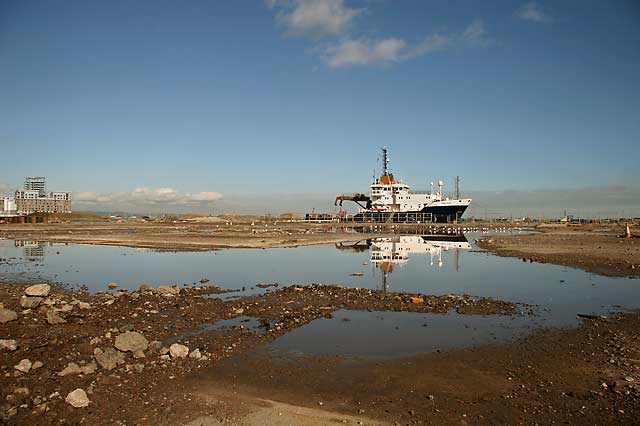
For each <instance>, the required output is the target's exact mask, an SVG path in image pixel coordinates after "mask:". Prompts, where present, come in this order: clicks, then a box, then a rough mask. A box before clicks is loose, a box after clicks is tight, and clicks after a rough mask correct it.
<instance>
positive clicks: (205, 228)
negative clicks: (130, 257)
mask: <svg viewBox="0 0 640 426" xmlns="http://www.w3.org/2000/svg"><path fill="white" fill-rule="evenodd" d="M436 227H437V229H438V230H440V231H443V230H444V231H446V230H447V229H449V230H450V229H452V228H454V227H455V228H458V226H453V225H437V226H436V225H433V226H431V228H432V229H435V228H436ZM429 228H430V226H428V225H415V224H406V225H405V224H361V223H360V224H358V223H332V222H322V223H318V222H303V221H292V220H277V219H272V218H264V217H235V218H227V219H222V218H217V217H211V218H209V217H203V218H193V219H185V220H176V221H169V220H166V221H159V220H154V221H143V220H127V221H124V220H122V221H116V222H114V221H107V222H105V221H100V222H87V221H76V222H71V223H49V224H2V225H0V237H4V238H8V239H14V240H35V241H50V242H65V243H82V244H106V245H118V246H127V247H141V248H157V249H167V250H212V249H220V248H275V247H297V246H304V245H312V244H327V243H340V242H351V241H354V240H364V239H368V238H376V237H381V236H385V235H393V234H394V233H395V232H399V231H403V230H405V231H410V232H417V231H418V230H424V232H427V231H428V230H429Z"/></svg>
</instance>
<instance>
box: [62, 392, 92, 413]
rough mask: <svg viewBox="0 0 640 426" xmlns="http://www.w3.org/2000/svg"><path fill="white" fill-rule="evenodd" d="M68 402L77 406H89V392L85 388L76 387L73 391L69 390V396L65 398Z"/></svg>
mask: <svg viewBox="0 0 640 426" xmlns="http://www.w3.org/2000/svg"><path fill="white" fill-rule="evenodd" d="M65 401H66V403H67V404H69V405H71V406H72V407H75V408H82V407H88V406H89V403H90V402H91V401H89V398H88V397H87V393H86V392H85V391H84V390H83V389H80V388H78V389H76V390H74V391H73V392H69V394H68V395H67V398H66V399H65Z"/></svg>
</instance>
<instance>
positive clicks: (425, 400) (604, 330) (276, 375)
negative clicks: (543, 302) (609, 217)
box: [194, 314, 640, 425]
mask: <svg viewBox="0 0 640 426" xmlns="http://www.w3.org/2000/svg"><path fill="white" fill-rule="evenodd" d="M638 330H640V316H638V315H637V314H629V315H625V316H622V317H619V318H617V319H613V320H603V319H594V320H588V321H587V322H586V324H585V325H584V327H582V328H580V329H576V330H565V331H548V332H542V333H539V334H537V335H534V336H532V337H529V338H526V339H522V340H519V341H516V342H515V343H510V344H505V345H495V346H483V347H478V348H470V349H464V350H456V351H451V352H447V353H431V354H425V355H421V356H416V357H411V358H404V359H399V360H398V359H393V360H386V361H367V360H344V359H340V358H331V357H299V358H287V359H277V358H273V357H272V356H268V355H264V354H259V353H258V354H255V353H254V354H248V355H242V356H239V357H234V358H229V359H227V360H225V361H223V362H222V363H220V364H219V365H218V368H215V369H211V370H208V371H207V372H206V374H205V375H204V376H201V377H199V378H194V380H197V381H198V382H199V383H200V386H199V389H200V390H199V394H200V395H201V397H202V398H203V399H204V400H206V399H207V398H211V395H219V392H220V390H222V389H224V390H225V391H226V392H231V391H234V392H237V394H240V395H244V396H245V397H247V396H249V395H251V396H253V397H255V398H259V399H263V398H264V399H270V400H276V401H286V402H287V403H289V404H294V405H297V406H305V407H315V408H318V407H319V406H320V405H319V404H322V408H323V409H324V410H327V411H329V412H332V413H342V414H344V415H350V416H363V417H366V418H369V419H375V420H376V421H381V422H384V423H385V424H402V425H411V424H432V425H443V424H452V425H455V424H457V425H467V424H482V425H513V424H527V425H529V424H531V425H535V424H544V425H547V424H571V425H613V424H616V425H637V424H638V417H637V415H638V410H639V409H640V339H638V337H639V336H638ZM334 417H335V416H334ZM242 418H243V417H242V416H239V417H238V424H242ZM338 418H339V417H338ZM365 424H369V423H365Z"/></svg>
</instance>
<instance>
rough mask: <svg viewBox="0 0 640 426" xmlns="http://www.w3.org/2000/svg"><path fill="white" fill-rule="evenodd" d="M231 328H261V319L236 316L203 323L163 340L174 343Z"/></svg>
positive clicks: (166, 342)
mask: <svg viewBox="0 0 640 426" xmlns="http://www.w3.org/2000/svg"><path fill="white" fill-rule="evenodd" d="M230 328H246V329H248V330H250V331H254V332H255V331H259V330H261V327H260V321H259V320H258V319H257V318H254V317H247V316H241V317H235V318H231V319H228V320H221V321H216V322H213V323H207V324H202V325H201V326H199V327H196V328H194V329H191V330H188V331H183V332H181V333H180V334H179V335H176V336H173V337H170V338H168V339H165V340H163V341H162V344H164V345H170V344H172V343H175V342H178V341H183V340H187V339H189V338H190V337H194V336H198V335H200V334H205V333H210V332H213V331H224V330H225V329H230Z"/></svg>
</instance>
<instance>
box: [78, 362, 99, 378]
mask: <svg viewBox="0 0 640 426" xmlns="http://www.w3.org/2000/svg"><path fill="white" fill-rule="evenodd" d="M97 369H98V365H97V364H96V363H95V362H93V361H92V362H90V363H88V364H86V365H83V366H82V367H80V370H81V371H82V374H84V375H87V374H91V373H95V371H96V370H97Z"/></svg>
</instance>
